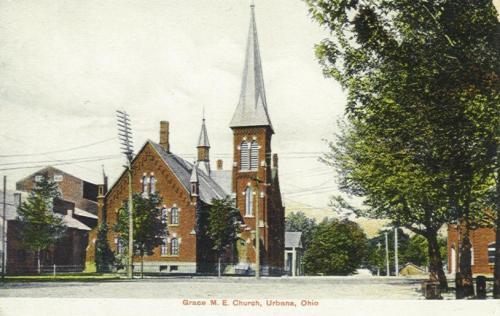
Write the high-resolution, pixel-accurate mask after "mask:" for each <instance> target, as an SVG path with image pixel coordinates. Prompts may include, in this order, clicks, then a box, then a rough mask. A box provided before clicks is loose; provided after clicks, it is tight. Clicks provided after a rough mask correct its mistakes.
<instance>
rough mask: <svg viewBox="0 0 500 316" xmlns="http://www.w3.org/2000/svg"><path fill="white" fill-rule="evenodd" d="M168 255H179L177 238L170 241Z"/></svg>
mask: <svg viewBox="0 0 500 316" xmlns="http://www.w3.org/2000/svg"><path fill="white" fill-rule="evenodd" d="M170 254H171V255H172V256H177V255H178V254H179V240H178V239H177V238H172V240H170Z"/></svg>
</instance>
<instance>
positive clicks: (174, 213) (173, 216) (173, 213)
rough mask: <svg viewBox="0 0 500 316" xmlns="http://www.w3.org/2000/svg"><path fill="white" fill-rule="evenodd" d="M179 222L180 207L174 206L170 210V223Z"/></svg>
mask: <svg viewBox="0 0 500 316" xmlns="http://www.w3.org/2000/svg"><path fill="white" fill-rule="evenodd" d="M177 224H179V209H178V208H177V207H173V208H172V209H171V210H170V225H177Z"/></svg>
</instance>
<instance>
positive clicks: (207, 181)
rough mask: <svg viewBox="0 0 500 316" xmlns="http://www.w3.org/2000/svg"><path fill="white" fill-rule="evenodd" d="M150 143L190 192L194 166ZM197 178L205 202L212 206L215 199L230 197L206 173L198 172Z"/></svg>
mask: <svg viewBox="0 0 500 316" xmlns="http://www.w3.org/2000/svg"><path fill="white" fill-rule="evenodd" d="M148 142H149V143H150V144H151V145H152V146H153V148H154V149H155V150H156V151H157V152H158V154H159V155H160V157H161V158H162V159H163V161H164V162H165V164H167V165H168V167H170V169H171V170H172V172H173V173H174V174H175V176H176V177H177V179H179V181H180V183H181V184H182V186H183V187H184V188H185V189H186V190H187V191H188V192H190V180H191V174H192V171H193V166H194V165H193V164H192V163H190V162H187V161H186V160H184V159H182V158H181V157H179V156H177V155H175V154H172V153H169V152H167V151H166V150H165V149H163V147H161V146H160V145H159V144H157V143H155V142H153V141H151V140H149V141H148ZM197 176H198V188H199V189H198V191H199V192H198V196H199V198H200V199H201V200H202V201H203V202H205V203H207V204H212V200H213V199H223V198H225V197H226V196H227V195H228V193H227V192H226V191H225V190H224V189H222V188H221V187H220V186H219V184H218V183H217V182H215V181H214V180H213V179H212V178H210V177H209V176H208V175H206V174H205V173H204V172H197Z"/></svg>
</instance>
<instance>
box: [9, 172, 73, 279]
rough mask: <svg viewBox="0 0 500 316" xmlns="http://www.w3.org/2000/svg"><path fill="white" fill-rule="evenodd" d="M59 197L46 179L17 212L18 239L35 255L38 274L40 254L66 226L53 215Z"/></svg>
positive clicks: (57, 189)
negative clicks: (55, 201)
mask: <svg viewBox="0 0 500 316" xmlns="http://www.w3.org/2000/svg"><path fill="white" fill-rule="evenodd" d="M59 196H60V193H59V188H58V186H57V183H55V182H51V181H49V180H47V179H45V178H44V179H42V180H41V181H40V182H37V183H36V184H35V186H34V187H33V189H32V190H31V192H30V194H29V196H28V198H27V201H26V202H23V203H22V204H21V205H20V206H19V208H18V210H17V214H18V217H17V220H18V221H19V224H20V230H19V232H20V237H21V242H22V244H23V246H24V247H26V248H27V249H29V250H30V251H33V252H35V253H36V258H37V268H38V273H40V253H41V251H43V250H46V249H47V248H49V247H50V246H52V245H54V244H55V243H56V242H57V240H58V239H60V238H61V237H62V236H63V234H64V232H65V230H66V226H65V225H64V223H63V220H62V216H58V215H57V214H55V213H54V210H53V207H54V199H56V198H58V197H59Z"/></svg>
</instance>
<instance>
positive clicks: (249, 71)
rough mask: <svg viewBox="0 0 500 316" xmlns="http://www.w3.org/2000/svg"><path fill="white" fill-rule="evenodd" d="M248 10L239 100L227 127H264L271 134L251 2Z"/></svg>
mask: <svg viewBox="0 0 500 316" xmlns="http://www.w3.org/2000/svg"><path fill="white" fill-rule="evenodd" d="M250 9H251V16H250V28H249V31H248V39H247V48H246V56H245V67H244V70H243V81H242V84H241V92H240V99H239V102H238V106H237V107H236V111H235V112H234V115H233V118H232V120H231V123H230V125H229V126H230V127H231V128H237V127H249V126H266V127H269V128H270V129H271V132H273V127H272V124H271V119H270V118H269V113H268V111H267V101H266V93H265V89H264V76H263V74H262V64H261V60H260V51H259V40H258V37H257V25H256V23H255V5H254V4H253V2H252V4H251V5H250Z"/></svg>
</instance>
